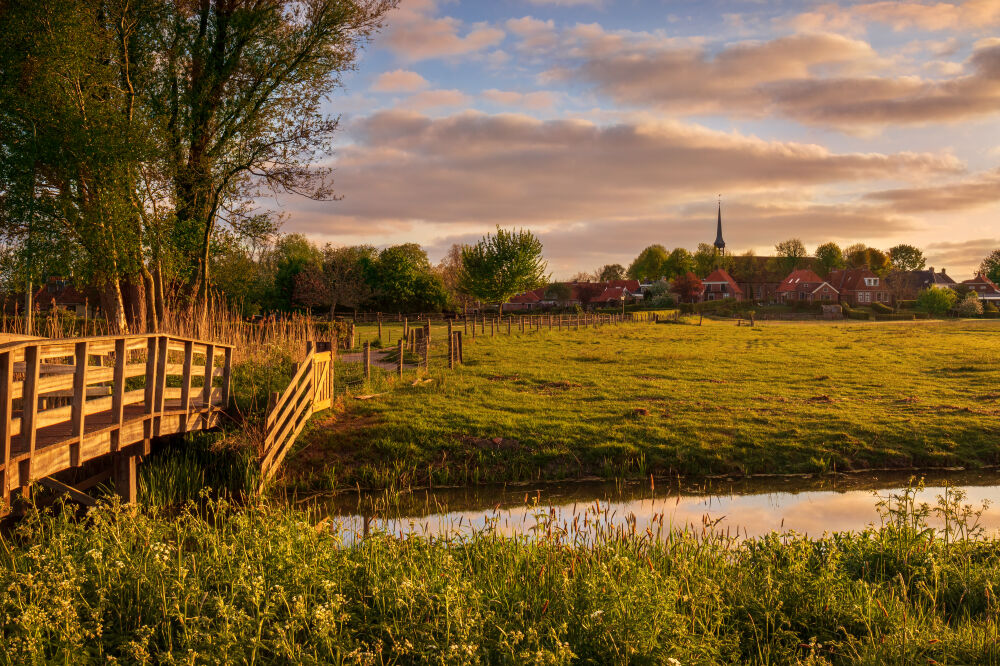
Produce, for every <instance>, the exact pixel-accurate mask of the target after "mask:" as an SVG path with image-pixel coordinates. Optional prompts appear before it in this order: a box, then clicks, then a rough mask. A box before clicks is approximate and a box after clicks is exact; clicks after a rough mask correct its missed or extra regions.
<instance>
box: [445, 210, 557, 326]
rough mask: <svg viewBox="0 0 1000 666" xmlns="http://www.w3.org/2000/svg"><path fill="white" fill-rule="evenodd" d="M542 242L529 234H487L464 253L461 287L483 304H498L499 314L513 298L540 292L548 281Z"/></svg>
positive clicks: (505, 232) (499, 232)
mask: <svg viewBox="0 0 1000 666" xmlns="http://www.w3.org/2000/svg"><path fill="white" fill-rule="evenodd" d="M545 269H546V263H545V260H544V259H542V242H541V241H540V240H538V238H537V237H536V236H535V235H534V234H533V233H531V232H530V231H525V230H520V231H505V230H504V229H501V228H500V227H497V232H496V235H491V234H486V236H485V237H484V238H482V239H481V240H480V241H479V242H478V243H476V244H475V245H473V246H471V247H467V248H465V249H464V250H463V251H462V273H461V279H460V284H461V285H462V289H463V290H464V291H466V292H467V293H469V294H471V295H473V296H475V297H476V298H478V299H480V300H481V301H485V302H488V303H498V304H499V305H500V313H501V314H503V305H504V303H506V302H507V301H508V300H510V298H511V296H514V295H515V294H520V293H522V292H525V291H528V290H529V289H537V288H538V287H541V286H542V285H544V284H545V283H546V282H547V281H548V276H547V275H546V274H545Z"/></svg>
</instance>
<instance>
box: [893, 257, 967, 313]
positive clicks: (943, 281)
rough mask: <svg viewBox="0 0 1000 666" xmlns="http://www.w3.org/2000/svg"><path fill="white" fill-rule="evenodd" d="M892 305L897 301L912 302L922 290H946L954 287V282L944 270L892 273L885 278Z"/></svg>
mask: <svg viewBox="0 0 1000 666" xmlns="http://www.w3.org/2000/svg"><path fill="white" fill-rule="evenodd" d="M885 285H886V287H887V288H888V290H889V293H890V295H891V299H892V302H893V304H895V303H896V302H897V301H912V300H915V299H916V298H917V296H919V295H920V292H922V291H923V290H924V289H948V288H954V287H955V281H954V280H953V279H952V278H951V276H950V275H948V273H947V271H945V269H943V268H942V269H941V270H940V271H935V270H934V267H933V266H931V267H930V268H928V269H926V270H919V271H894V272H893V273H890V274H889V275H887V276H886V278H885Z"/></svg>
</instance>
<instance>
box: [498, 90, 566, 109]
mask: <svg viewBox="0 0 1000 666" xmlns="http://www.w3.org/2000/svg"><path fill="white" fill-rule="evenodd" d="M483 98H484V99H486V100H488V101H490V102H493V103H494V104H500V105H503V106H510V107H517V108H521V109H532V110H540V109H551V108H552V107H553V106H555V103H556V95H555V94H554V93H551V92H549V91H547V90H537V91H535V92H528V93H521V92H515V91H512V90H497V89H495V88H493V89H490V90H485V91H483Z"/></svg>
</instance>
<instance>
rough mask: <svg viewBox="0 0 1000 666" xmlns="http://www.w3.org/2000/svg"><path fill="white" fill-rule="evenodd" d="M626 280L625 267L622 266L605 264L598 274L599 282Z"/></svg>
mask: <svg viewBox="0 0 1000 666" xmlns="http://www.w3.org/2000/svg"><path fill="white" fill-rule="evenodd" d="M623 279H625V267H624V266H622V265H621V264H605V265H604V266H602V267H601V270H599V271H598V272H597V280H598V282H610V281H611V280H623Z"/></svg>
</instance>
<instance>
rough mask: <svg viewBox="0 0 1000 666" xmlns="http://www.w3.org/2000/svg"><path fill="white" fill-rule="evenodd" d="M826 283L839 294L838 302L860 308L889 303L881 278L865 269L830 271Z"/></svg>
mask: <svg viewBox="0 0 1000 666" xmlns="http://www.w3.org/2000/svg"><path fill="white" fill-rule="evenodd" d="M827 282H829V283H830V285H831V286H833V288H834V289H836V290H837V293H838V294H840V302H841V303H847V304H848V305H853V306H861V305H871V304H872V303H889V302H890V301H891V300H892V299H891V297H890V293H889V289H888V287H886V286H885V284H883V282H882V278H880V277H879V276H877V275H875V274H874V273H872V272H871V270H869V269H867V268H843V269H840V270H835V271H830V276H829V277H828V278H827Z"/></svg>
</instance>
